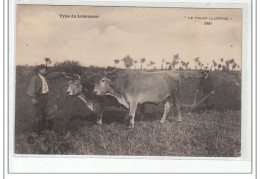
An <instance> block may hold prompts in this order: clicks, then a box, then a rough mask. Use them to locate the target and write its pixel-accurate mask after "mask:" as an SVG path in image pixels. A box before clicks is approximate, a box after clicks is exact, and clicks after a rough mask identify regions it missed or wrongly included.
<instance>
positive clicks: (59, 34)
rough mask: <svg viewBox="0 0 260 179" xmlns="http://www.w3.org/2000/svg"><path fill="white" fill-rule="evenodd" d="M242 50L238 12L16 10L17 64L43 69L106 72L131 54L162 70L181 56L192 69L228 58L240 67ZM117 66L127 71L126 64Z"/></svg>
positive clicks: (38, 7)
mask: <svg viewBox="0 0 260 179" xmlns="http://www.w3.org/2000/svg"><path fill="white" fill-rule="evenodd" d="M64 15H69V16H70V18H63V17H64ZM71 15H76V17H77V16H78V15H94V16H98V18H72V17H71ZM191 18H192V19H191ZM196 18H197V19H196ZM198 18H201V19H198ZM205 18H207V19H205ZM223 18H224V19H225V20H223ZM217 19H218V20H217ZM206 22H208V23H209V24H208V25H204V23H206ZM241 46H242V10H240V9H191V8H141V7H91V6H46V5H45V6H43V5H18V6H17V18H16V64H17V65H25V64H27V65H39V64H42V63H44V58H50V59H51V60H52V64H54V63H55V62H62V61H64V60H76V61H79V62H80V63H81V64H82V65H85V66H89V65H95V66H100V67H107V66H115V63H114V59H122V58H124V57H125V56H127V55H130V56H131V58H133V59H134V60H137V61H138V62H139V61H140V59H141V58H145V59H146V62H149V61H153V62H155V65H154V66H155V67H157V68H161V64H162V60H163V59H165V61H169V62H171V61H172V59H173V56H174V55H175V54H179V57H180V61H181V60H182V61H185V62H189V67H191V68H194V67H195V62H194V61H193V59H194V58H196V57H199V59H200V61H201V62H202V63H204V64H205V65H206V64H207V63H209V64H211V63H212V60H215V61H216V62H220V58H224V60H229V59H235V62H236V63H237V64H238V65H240V66H241V58H242V54H241V53H242V48H241ZM164 65H165V64H164ZM144 66H145V65H144ZM118 67H123V64H122V62H120V64H119V65H118ZM136 68H140V64H139V63H138V64H136ZM147 68H149V67H147Z"/></svg>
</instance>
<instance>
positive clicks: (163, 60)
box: [161, 59, 165, 70]
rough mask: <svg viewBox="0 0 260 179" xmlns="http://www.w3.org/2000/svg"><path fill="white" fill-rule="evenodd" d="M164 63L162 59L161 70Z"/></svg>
mask: <svg viewBox="0 0 260 179" xmlns="http://www.w3.org/2000/svg"><path fill="white" fill-rule="evenodd" d="M164 62H165V59H162V64H161V69H162V70H163V64H164Z"/></svg>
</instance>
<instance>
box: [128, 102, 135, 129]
mask: <svg viewBox="0 0 260 179" xmlns="http://www.w3.org/2000/svg"><path fill="white" fill-rule="evenodd" d="M136 108H137V102H135V101H133V102H132V103H130V110H129V115H128V117H129V119H130V123H129V128H134V125H135V113H136Z"/></svg>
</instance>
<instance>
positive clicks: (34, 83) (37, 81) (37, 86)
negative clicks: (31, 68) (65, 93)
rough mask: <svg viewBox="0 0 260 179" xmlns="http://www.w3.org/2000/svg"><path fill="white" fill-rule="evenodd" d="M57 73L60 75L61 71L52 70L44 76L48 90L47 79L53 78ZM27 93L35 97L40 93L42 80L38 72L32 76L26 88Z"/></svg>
mask: <svg viewBox="0 0 260 179" xmlns="http://www.w3.org/2000/svg"><path fill="white" fill-rule="evenodd" d="M58 75H61V73H60V72H53V73H50V74H48V75H47V76H45V77H44V78H45V80H46V82H47V84H48V87H49V90H50V85H49V84H50V83H49V79H52V78H55V77H57V76H58ZM27 94H28V95H29V96H31V97H34V98H37V97H38V96H39V95H40V94H42V81H41V78H40V77H39V75H38V74H37V75H34V76H33V77H32V79H31V82H30V84H29V86H28V88H27Z"/></svg>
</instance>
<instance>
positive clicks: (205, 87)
mask: <svg viewBox="0 0 260 179" xmlns="http://www.w3.org/2000/svg"><path fill="white" fill-rule="evenodd" d="M199 90H202V92H203V95H204V97H205V96H207V95H209V94H210V93H212V92H214V84H213V81H212V79H211V77H210V75H209V71H208V70H207V71H202V72H201V76H200V82H199V85H198V88H197V91H196V93H197V92H198V91H199ZM205 103H206V109H211V108H212V107H213V103H212V96H210V97H209V98H208V99H207V100H206V101H205Z"/></svg>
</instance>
